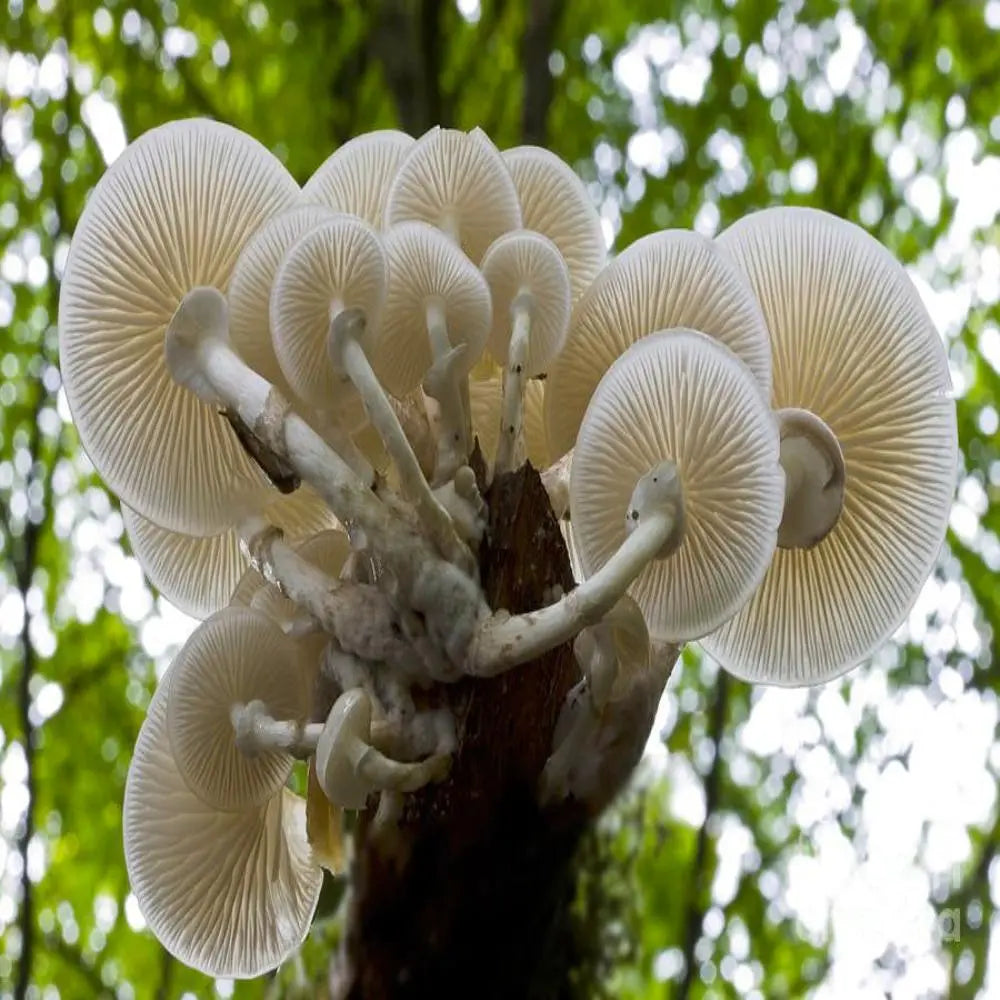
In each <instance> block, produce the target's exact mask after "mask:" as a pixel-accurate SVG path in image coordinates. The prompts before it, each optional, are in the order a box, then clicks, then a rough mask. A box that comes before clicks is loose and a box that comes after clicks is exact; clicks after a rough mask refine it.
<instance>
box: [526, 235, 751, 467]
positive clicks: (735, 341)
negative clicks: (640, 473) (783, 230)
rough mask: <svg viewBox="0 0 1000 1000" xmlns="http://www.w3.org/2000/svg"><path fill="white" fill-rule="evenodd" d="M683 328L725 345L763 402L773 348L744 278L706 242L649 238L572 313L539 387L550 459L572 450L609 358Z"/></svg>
mask: <svg viewBox="0 0 1000 1000" xmlns="http://www.w3.org/2000/svg"><path fill="white" fill-rule="evenodd" d="M681 328H690V329H692V330H698V331H700V332H701V333H703V334H706V335H708V336H710V337H712V338H714V339H715V340H718V341H719V342H720V343H722V344H723V345H724V346H726V347H728V348H729V349H730V350H731V351H732V352H733V354H735V355H736V357H738V358H739V359H740V360H741V361H743V362H744V363H745V364H746V365H747V367H748V368H749V369H750V371H751V372H752V374H753V376H754V378H755V379H756V380H757V382H758V384H759V385H760V387H761V389H762V390H763V391H764V394H765V396H767V394H768V393H769V392H770V387H771V347H770V343H769V341H768V335H767V326H766V324H765V323H764V315H763V313H762V312H761V308H760V304H759V303H758V301H757V299H756V298H755V296H754V294H753V291H752V290H751V288H750V284H749V282H748V281H747V278H746V275H745V274H744V273H743V272H742V271H741V270H740V268H739V267H738V266H737V265H736V262H735V261H734V260H733V259H732V257H731V256H730V255H729V253H728V252H727V251H726V250H724V249H723V248H722V247H720V246H719V245H718V244H717V243H715V242H713V241H712V240H710V239H707V238H706V237H704V236H700V235H698V234H697V233H693V232H688V231H686V230H680V229H668V230H664V231H662V232H659V233H653V234H652V235H650V236H645V237H643V238H642V239H640V240H636V242H635V243H633V244H632V245H631V246H630V247H628V248H627V249H626V250H625V251H623V252H622V253H621V254H620V255H619V256H618V257H617V258H616V259H615V260H614V261H612V262H611V263H610V264H609V265H608V266H607V267H606V268H605V269H604V270H603V271H602V272H601V273H600V275H599V277H598V278H597V279H596V280H595V281H594V283H593V284H592V285H591V287H590V289H589V290H588V291H587V292H586V293H585V294H584V296H583V298H582V299H580V301H579V302H578V303H577V304H576V307H575V308H574V311H573V319H572V321H571V323H570V330H569V335H568V337H567V338H566V345H565V347H564V348H563V350H562V352H561V353H560V355H559V357H558V359H557V360H556V362H555V364H554V365H553V366H552V369H551V370H550V372H549V377H548V379H547V384H546V387H545V421H546V431H547V433H548V441H549V447H550V448H551V449H552V457H553V458H554V459H555V458H559V457H561V456H562V455H564V454H566V452H567V451H569V450H570V448H572V447H573V442H574V441H575V440H576V433H577V430H578V429H579V427H580V422H581V421H582V420H583V414H584V411H585V410H586V409H587V403H588V402H589V401H590V397H591V395H592V394H593V392H594V389H595V388H596V387H597V383H598V382H599V381H600V380H601V376H602V375H604V373H605V372H606V371H607V370H608V368H610V367H611V365H612V364H613V363H614V361H615V359H616V358H618V357H619V356H620V355H621V354H623V353H624V352H625V351H626V350H627V349H628V348H629V347H630V346H631V345H632V344H633V343H635V342H636V341H637V340H640V339H641V338H642V337H645V336H647V335H648V334H651V333H654V332H657V331H662V330H666V329H681Z"/></svg>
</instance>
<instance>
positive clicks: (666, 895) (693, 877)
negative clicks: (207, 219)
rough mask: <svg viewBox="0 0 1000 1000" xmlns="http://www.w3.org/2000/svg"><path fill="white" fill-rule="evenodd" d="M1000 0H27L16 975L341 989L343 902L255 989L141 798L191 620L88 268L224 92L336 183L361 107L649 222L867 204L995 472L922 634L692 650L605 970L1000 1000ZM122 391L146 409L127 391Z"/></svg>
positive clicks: (603, 857) (4, 237)
mask: <svg viewBox="0 0 1000 1000" xmlns="http://www.w3.org/2000/svg"><path fill="white" fill-rule="evenodd" d="M998 66H1000V0H988V2H986V3H983V2H980V0H956V2H945V0H879V2H874V0H872V2H854V3H849V4H838V3H827V2H807V0H792V2H787V3H783V4H775V3H772V2H766V3H765V2H759V0H742V2H739V3H737V2H736V0H691V2H665V0H656V2H653V0H631V2H625V0H621V2H618V3H608V2H607V0H573V2H569V0H522V2H516V0H482V2H477V0H458V2H457V3H456V2H455V0H354V2H348V0H281V2H280V3H279V2H278V0H270V2H262V0H249V2H248V0H236V2H233V0H200V2H199V3H198V4H197V10H196V9H195V5H194V4H192V3H189V2H186V0H184V2H180V0H178V2H174V0H133V2H131V3H130V2H118V0H109V2H107V3H106V4H105V5H104V6H95V3H94V0H87V2H84V0H0V121H2V127H0V379H2V381H0V404H2V405H0V532H2V537H0V834H2V839H0V880H2V881H0V934H2V941H0V996H2V997H3V998H11V997H13V998H16V1000H26V998H44V1000H50V998H57V997H69V998H76V997H80V998H90V997H118V998H121V1000H129V998H139V1000H143V998H155V1000H168V998H175V997H198V998H201V997H213V996H221V997H229V996H236V997H241V998H242V997H286V996H289V997H294V996H309V997H313V996H323V995H324V994H323V992H322V990H323V988H324V987H323V986H322V984H323V982H324V981H325V972H326V968H325V967H326V961H327V957H328V954H329V949H330V947H331V944H332V942H334V941H335V940H336V937H337V919H336V915H335V906H334V904H335V896H336V893H335V892H334V893H332V894H331V898H330V899H328V900H325V901H324V904H323V906H322V908H321V909H322V916H321V919H319V920H318V921H317V924H316V926H315V928H314V930H313V932H312V934H311V936H310V939H309V941H308V942H307V944H306V946H305V947H304V949H303V952H302V955H301V958H300V959H299V960H298V961H294V962H291V963H288V966H287V967H286V968H284V969H282V970H280V971H279V973H278V974H277V976H275V977H272V978H271V979H269V980H262V981H258V982H253V983H239V984H234V983H232V982H224V981H223V982H217V983H213V982H211V981H209V980H207V979H205V978H204V977H202V976H199V975H197V974H195V973H193V972H191V971H190V970H188V969H186V968H184V967H182V966H180V965H179V964H177V963H175V962H174V961H173V960H172V959H171V958H170V957H169V956H168V955H167V954H166V953H165V952H164V951H163V950H162V949H161V948H160V946H159V945H158V944H157V942H156V941H155V940H154V939H153V938H152V936H151V935H150V934H149V933H148V932H146V931H145V930H144V925H143V921H142V918H141V916H140V914H139V912H138V909H137V906H136V904H135V900H134V899H133V898H132V897H131V896H130V894H129V889H128V884H127V880H126V877H125V870H124V862H123V858H122V849H121V832H120V824H121V797H122V790H123V782H124V777H125V773H126V769H127V766H128V761H129V756H130V753H131V747H132V743H133V741H134V738H135V735H136V733H137V731H138V727H139V725H140V723H141V720H142V716H143V711H144V708H145V706H146V704H147V702H148V699H149V696H150V692H151V690H152V687H153V685H154V683H155V678H156V676H157V675H158V674H160V673H162V671H163V670H164V669H165V667H166V664H167V663H168V662H169V659H170V656H171V654H172V653H173V652H174V651H175V650H176V648H177V646H178V644H179V643H180V642H181V641H183V638H184V637H185V635H186V634H187V632H188V631H189V630H190V628H191V627H192V623H191V622H190V621H189V620H187V619H185V618H183V617H182V616H181V615H180V614H179V613H177V612H176V611H174V610H173V609H171V607H170V606H169V605H167V604H165V603H164V602H163V601H161V600H159V599H158V598H157V597H156V595H155V594H153V593H152V592H151V591H150V590H149V589H148V587H147V586H146V585H145V583H144V582H143V579H142V574H141V572H140V570H139V566H138V564H137V563H136V562H135V560H134V559H132V558H131V556H130V554H129V552H128V549H127V544H126V543H125V541H124V538H123V534H122V521H121V517H120V515H119V513H118V511H117V509H116V501H114V499H112V498H110V497H109V495H108V494H107V493H106V492H105V491H104V489H103V488H102V487H101V485H100V483H99V482H98V481H97V479H96V478H95V476H94V473H93V469H92V467H91V466H90V464H89V463H88V461H87V459H86V457H85V456H84V455H83V453H82V452H81V451H80V448H79V445H78V441H77V437H76V434H75V432H74V430H73V427H72V426H71V424H69V423H68V412H67V409H66V402H65V397H64V395H63V394H62V392H61V391H60V380H59V374H58V370H57V367H56V363H57V332H56V327H55V322H56V304H57V299H58V290H59V278H60V274H61V272H62V268H63V264H64V261H65V258H66V251H67V246H68V243H69V239H70V235H71V233H72V231H73V227H74V224H75V220H76V219H77V218H78V216H79V214H80V210H81V207H82V205H83V203H84V199H85V198H86V195H87V192H88V190H89V189H90V188H91V186H92V185H93V184H94V183H95V182H96V181H97V179H98V178H99V177H100V176H101V173H102V172H103V170H104V169H105V166H106V165H107V164H108V163H109V162H110V161H112V160H113V159H114V158H115V157H116V156H117V155H118V154H119V153H120V152H121V150H122V148H123V146H124V144H125V143H126V142H127V141H129V140H130V139H131V138H132V137H134V136H137V135H138V134H139V133H141V132H143V131H144V130H146V129H148V128H150V127H151V126H154V125H157V124H159V123H160V122H163V121H165V120H167V119H171V118H178V117H184V116H190V115H208V116H211V117H214V118H219V119H222V120H225V121H228V122H231V123H233V124H235V125H237V126H238V127H240V128H242V129H244V130H246V131H248V132H251V133H252V134H253V135H255V136H257V137H258V138H260V139H261V140H262V141H263V142H265V143H266V144H267V145H269V146H270V147H271V148H272V149H274V150H275V151H276V152H277V153H278V154H279V155H280V156H281V157H282V158H283V159H284V160H285V161H286V162H287V164H288V166H289V167H290V169H291V170H292V172H293V173H294V174H295V175H296V177H297V178H298V179H299V180H300V181H304V180H305V179H306V178H307V177H308V176H309V174H310V173H311V172H312V171H313V170H314V169H315V168H316V167H317V166H318V165H319V164H320V162H321V161H322V160H323V159H324V158H325V157H326V156H327V155H328V154H329V153H330V152H332V151H333V150H334V149H335V148H336V147H337V146H338V145H339V144H341V143H342V142H344V141H345V140H347V139H348V138H350V137H351V136H353V135H356V134H357V133H360V132H364V131H368V130H371V129H375V128H382V127H393V126H395V127H401V128H404V129H406V130H407V131H409V132H411V133H413V134H420V133H421V132H422V131H424V130H425V129H426V128H427V127H429V126H430V125H432V124H435V123H441V124H445V125H452V126H457V127H461V128H470V127H472V126H474V125H481V126H483V127H484V128H485V129H486V130H487V132H488V133H489V134H490V135H491V136H492V137H493V138H494V140H495V141H496V142H497V144H498V145H500V146H501V147H505V146H510V145H515V144H517V143H520V142H532V143H539V144H543V145H546V146H548V147H550V148H551V149H553V150H555V151H556V152H557V153H559V154H560V155H561V156H562V157H564V158H565V159H566V160H568V161H569V162H571V163H572V164H574V165H575V166H576V167H577V169H578V170H579V172H580V174H581V175H582V176H583V177H584V178H585V179H586V181H587V182H588V184H589V186H590V191H591V193H592V195H593V198H594V199H595V201H596V202H597V203H599V204H600V206H601V212H602V215H603V219H604V223H605V230H606V235H607V238H608V241H609V243H610V244H611V245H612V246H613V248H615V249H620V248H622V247H624V246H626V245H628V243H630V242H631V241H632V240H634V239H635V238H637V237H638V236H641V235H643V234H645V233H647V232H650V231H652V230H654V229H658V228H662V227H676V226H682V227H693V228H695V229H697V230H699V231H701V232H703V233H706V234H708V235H712V234H714V233H716V232H717V231H719V230H720V229H721V228H723V227H725V226H726V225H727V224H728V223H730V222H731V221H733V220H734V219H736V218H738V217H739V216H740V215H741V214H743V213H745V212H747V211H749V210H751V209H755V208H759V207H762V206H764V205H768V204H774V203H784V204H809V205H816V206H819V207H821V208H824V209H826V210H828V211H831V212H835V213H837V214H839V215H842V216H846V217H847V218H849V219H852V220H854V221H856V222H858V223H860V224H861V225H863V226H865V227H867V228H868V229H869V230H870V231H871V232H873V233H874V234H875V235H876V236H877V237H878V238H879V239H880V240H882V241H883V242H884V243H886V244H887V245H888V246H889V247H890V248H891V249H892V250H893V252H894V253H895V254H897V255H898V256H899V257H900V258H901V259H902V260H903V261H904V262H905V263H906V264H907V265H908V267H909V268H910V272H911V274H912V276H913V280H914V281H915V282H916V284H917V286H918V287H919V289H920V292H921V294H922V295H923V297H924V300H925V302H926V304H927V307H928V309H929V310H930V312H931V314H932V316H933V317H934V320H935V322H936V324H937V326H938V328H939V330H940V332H941V335H942V337H943V338H945V340H946V341H947V344H948V350H949V354H950V357H951V361H952V372H953V379H954V386H955V393H956V396H957V399H958V412H959V428H960V434H961V444H962V449H963V453H964V466H963V470H962V475H961V480H960V485H959V489H958V500H957V503H956V505H955V508H954V513H953V516H952V519H951V530H950V532H949V537H948V544H947V547H946V549H945V551H944V552H943V553H942V556H941V559H940V563H939V566H938V569H937V571H936V573H935V575H934V577H933V578H932V580H931V581H930V582H929V583H928V584H927V586H926V588H925V590H924V592H923V594H922V596H921V598H920V600H919V601H918V603H917V606H916V607H915V608H914V609H913V611H912V613H911V614H910V616H909V618H908V621H907V623H906V625H905V627H904V628H903V629H902V630H901V631H900V632H899V633H898V634H897V636H896V637H895V640H894V641H893V642H892V643H891V644H889V645H887V646H886V648H884V649H883V650H882V651H881V652H880V653H879V654H878V655H877V656H876V658H875V659H874V660H873V662H871V663H870V664H867V665H864V666H862V667H861V668H859V669H857V670H856V671H854V672H853V673H851V674H850V675H849V676H848V677H847V678H846V679H844V680H843V681H840V682H836V683H832V684H829V685H827V686H826V687H824V688H820V689H816V690H812V691H803V692H797V691H779V690H751V689H749V688H748V687H747V686H745V685H743V684H741V683H737V682H735V681H732V680H727V679H726V678H725V677H724V676H723V675H722V674H720V673H719V672H718V670H717V668H716V667H715V665H714V664H713V663H712V662H711V661H709V660H708V659H707V658H701V657H700V656H699V654H698V652H697V650H696V649H691V650H689V651H688V652H687V653H686V654H685V658H684V661H683V668H682V669H679V670H678V671H677V672H676V673H675V675H674V678H673V679H672V681H671V683H670V687H669V690H668V693H667V695H666V697H665V699H664V703H663V706H662V710H661V713H660V718H659V720H658V725H657V728H656V731H655V732H654V734H653V739H652V740H651V741H650V748H649V753H648V755H647V760H646V761H645V762H644V765H643V768H642V771H641V774H640V775H639V778H638V780H637V782H636V783H635V787H634V789H633V790H632V791H631V792H630V794H629V795H627V796H626V797H625V798H624V799H623V800H622V801H621V803H620V804H619V805H618V806H617V807H616V808H615V809H614V810H613V811H612V812H611V814H610V815H608V816H607V817H606V819H605V821H604V822H603V823H602V824H601V828H600V830H599V831H598V833H597V834H596V835H595V836H594V837H593V838H592V839H591V841H590V842H589V843H588V845H587V848H586V852H585V857H584V859H583V862H582V863H583V865H584V869H585V872H586V877H585V878H584V879H583V881H582V883H581V892H580V897H579V899H578V901H577V907H578V910H579V914H580V918H581V919H580V926H581V928H582V929H583V930H582V931H581V933H585V934H586V935H588V945H589V947H590V948H591V949H592V953H593V955H594V956H595V967H594V969H593V970H591V974H590V977H589V978H588V980H587V981H586V982H581V984H580V987H579V988H580V995H581V996H594V997H599V996H602V995H603V996H608V997H615V998H619V997H620V998H630V1000H631V998H635V1000H638V998H649V1000H652V998H676V1000H688V998H691V1000H693V998H701V997H706V998H707V997H719V998H721V997H748V998H758V1000H761V998H768V1000H771V998H783V997H788V998H798V997H806V996H811V997H816V998H822V1000H831V998H845V1000H846V998H851V1000H869V998H872V1000H875V998H882V997H892V998H899V1000H906V998H914V1000H916V998H925V997H953V998H956V1000H960V998H972V997H1000V935H995V934H993V926H994V923H995V921H996V920H997V916H996V910H997V905H998V903H1000V865H998V864H997V863H996V858H997V853H998V849H1000V825H998V812H997V801H996V799H997V795H996V788H997V773H998V771H1000V743H998V742H997V724H998V703H997V691H998V688H1000V631H998V625H1000V583H998V577H997V571H998V570H1000V541H998V531H1000V435H998V406H1000V330H998V325H997V321H998V317H1000V309H998V304H997V303H998V300H1000V243H998V239H997V233H998V230H997V220H998V212H1000V156H998V153H1000V69H998ZM126 416H127V415H124V414H123V418H124V417H126Z"/></svg>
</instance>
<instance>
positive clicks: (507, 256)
mask: <svg viewBox="0 0 1000 1000" xmlns="http://www.w3.org/2000/svg"><path fill="white" fill-rule="evenodd" d="M479 266H480V269H481V270H482V272H483V277H485V278H486V282H487V284H488V285H489V286H490V297H491V299H492V302H493V325H492V328H491V330H490V338H489V347H490V353H491V354H492V355H493V357H494V358H496V360H497V361H499V362H500V363H501V364H505V363H506V361H507V349H508V347H509V345H510V340H511V331H512V315H513V313H512V310H513V309H514V308H517V307H520V306H522V304H523V307H524V308H527V310H528V314H529V315H530V317H531V333H530V338H529V341H528V360H527V369H526V374H527V376H528V377H529V378H534V377H535V376H536V375H541V374H542V373H543V372H544V371H545V368H546V366H547V365H548V364H549V362H550V361H551V360H552V359H553V358H554V357H555V356H556V355H557V354H558V353H559V351H560V350H562V346H563V342H564V341H565V339H566V331H567V327H568V326H569V310H570V285H569V272H568V271H567V270H566V262H565V261H564V260H563V258H562V254H561V253H559V250H558V249H557V247H556V245H555V244H554V243H553V242H552V241H551V240H550V239H548V238H547V237H545V236H543V235H542V234H541V233H535V232H531V231H530V230H528V229H515V230H513V231H512V232H509V233H504V235H503V236H500V237H498V238H497V239H495V240H494V241H493V242H492V243H491V244H490V245H489V248H488V249H487V251H486V253H485V254H484V255H483V260H482V263H481V264H480V265H479Z"/></svg>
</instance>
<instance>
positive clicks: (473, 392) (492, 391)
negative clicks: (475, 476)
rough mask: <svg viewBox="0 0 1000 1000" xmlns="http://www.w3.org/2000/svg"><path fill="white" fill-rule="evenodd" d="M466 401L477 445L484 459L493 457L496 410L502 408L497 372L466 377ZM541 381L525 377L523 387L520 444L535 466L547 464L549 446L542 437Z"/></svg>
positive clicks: (497, 434) (497, 421)
mask: <svg viewBox="0 0 1000 1000" xmlns="http://www.w3.org/2000/svg"><path fill="white" fill-rule="evenodd" d="M469 401H470V406H471V410H472V431H473V433H474V434H475V435H476V436H477V437H478V438H479V447H480V448H481V449H482V452H483V455H484V456H485V457H486V458H487V460H488V461H490V462H492V461H493V459H494V458H495V457H496V453H497V445H498V444H499V442H500V411H501V409H502V408H503V383H502V381H501V378H500V375H499V374H497V375H493V376H491V377H490V378H485V379H483V378H472V379H469ZM544 405H545V383H544V382H543V381H541V380H540V379H535V378H532V379H528V381H527V382H526V383H525V386H524V444H525V449H526V450H527V453H528V461H529V462H531V464H532V465H533V466H534V467H535V468H536V469H544V468H546V467H547V466H548V465H549V464H550V459H549V446H548V443H547V442H546V440H545V416H544V411H543V407H544Z"/></svg>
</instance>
